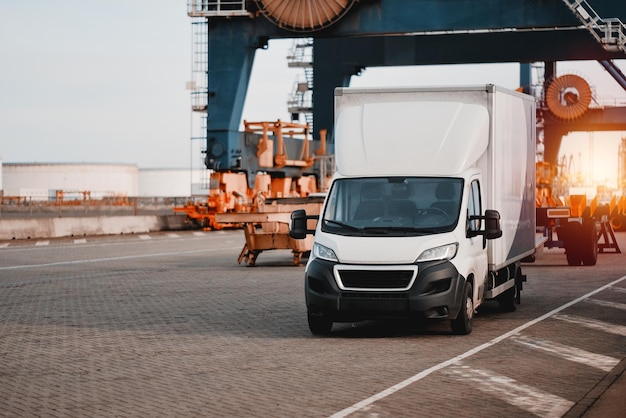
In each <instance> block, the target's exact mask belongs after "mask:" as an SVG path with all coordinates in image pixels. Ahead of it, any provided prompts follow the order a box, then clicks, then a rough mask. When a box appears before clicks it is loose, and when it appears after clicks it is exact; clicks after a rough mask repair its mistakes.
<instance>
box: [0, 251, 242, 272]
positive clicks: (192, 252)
mask: <svg viewBox="0 0 626 418" xmlns="http://www.w3.org/2000/svg"><path fill="white" fill-rule="evenodd" d="M240 248H241V247H220V248H209V249H206V248H205V249H200V250H192V251H174V252H169V253H156V254H141V255H127V256H121V257H108V258H92V259H88V260H72V261H58V262H56V263H44V264H28V265H21V266H7V267H0V270H20V269H27V268H41V267H51V266H65V265H74V264H88V263H99V262H102V261H122V260H133V259H137V258H152V257H163V256H171V255H187V254H197V253H205V252H206V253H208V252H213V251H224V250H239V249H240Z"/></svg>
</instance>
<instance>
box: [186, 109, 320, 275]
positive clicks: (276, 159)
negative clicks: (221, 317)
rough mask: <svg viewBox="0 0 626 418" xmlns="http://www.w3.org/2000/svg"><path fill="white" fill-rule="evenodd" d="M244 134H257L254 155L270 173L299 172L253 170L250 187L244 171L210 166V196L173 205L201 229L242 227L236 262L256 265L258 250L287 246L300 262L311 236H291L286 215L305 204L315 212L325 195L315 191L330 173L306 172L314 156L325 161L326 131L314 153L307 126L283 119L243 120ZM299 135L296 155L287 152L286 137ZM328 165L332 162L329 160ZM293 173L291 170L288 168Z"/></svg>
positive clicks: (312, 162) (307, 248)
mask: <svg viewBox="0 0 626 418" xmlns="http://www.w3.org/2000/svg"><path fill="white" fill-rule="evenodd" d="M244 125H245V130H246V132H247V133H251V134H257V135H258V144H257V145H256V153H255V157H256V159H257V160H258V167H260V168H264V167H266V168H271V169H272V170H273V171H272V172H273V173H274V174H275V173H276V171H277V170H278V171H281V170H284V171H285V172H287V170H286V169H287V168H296V169H301V170H296V172H297V173H298V175H297V176H292V177H290V176H287V175H283V176H276V175H274V176H272V175H270V174H269V173H265V172H257V173H256V175H255V180H254V187H253V188H250V187H249V185H248V178H247V173H246V172H241V171H240V172H238V171H213V172H212V173H211V177H210V184H209V196H208V197H207V199H206V201H203V202H200V203H196V202H189V203H188V204H186V205H185V206H181V207H176V208H174V211H176V212H179V213H185V214H186V215H187V218H188V219H189V220H190V221H192V222H194V223H195V224H198V225H200V226H201V227H202V228H203V229H207V230H208V229H222V228H239V227H241V228H243V230H244V233H245V236H246V244H245V246H244V248H243V250H242V252H241V254H240V256H239V258H238V260H237V261H238V262H239V263H241V262H242V261H246V262H247V263H248V264H249V265H254V264H255V261H256V258H257V257H258V255H259V254H260V253H261V252H262V251H266V250H272V249H290V250H292V252H293V254H294V263H295V264H299V263H300V260H301V258H302V256H303V255H304V254H306V253H307V252H309V251H310V250H311V245H312V242H313V240H312V238H311V240H294V239H292V238H291V237H289V219H290V215H291V212H292V211H294V210H296V209H306V210H307V212H309V213H314V214H319V212H320V209H321V206H322V203H323V198H322V197H320V196H319V195H317V196H315V197H314V196H312V195H314V194H315V193H318V192H320V191H323V190H324V185H325V184H326V183H327V180H328V178H329V177H330V175H331V174H332V173H331V172H329V171H326V170H319V172H320V175H319V183H320V186H319V187H318V179H317V178H316V177H315V175H310V174H309V175H307V174H304V170H306V169H310V168H312V167H313V166H314V165H315V163H316V162H317V161H319V162H320V166H325V164H326V160H327V159H331V157H330V156H327V155H325V152H326V140H325V139H326V138H325V132H324V131H321V132H320V138H321V140H320V142H319V146H318V148H317V151H316V152H315V153H313V154H312V153H311V152H310V149H309V143H310V141H309V137H308V136H309V126H308V124H306V125H302V124H297V123H288V122H282V121H280V120H278V121H276V122H247V121H244ZM285 136H289V137H294V136H298V137H301V138H302V141H301V142H302V146H301V149H300V152H299V155H297V156H290V155H288V153H287V149H286V146H285V143H284V140H283V139H284V137H285ZM331 164H332V163H331ZM292 172H293V171H292Z"/></svg>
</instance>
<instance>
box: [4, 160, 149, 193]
mask: <svg viewBox="0 0 626 418" xmlns="http://www.w3.org/2000/svg"><path fill="white" fill-rule="evenodd" d="M138 172H139V169H138V167H137V165H134V164H91V163H90V164H84V163H81V164H72V163H4V164H3V165H2V173H3V186H4V195H5V196H21V197H30V198H31V199H33V200H49V199H54V198H55V194H56V192H57V191H63V192H64V194H65V196H66V199H67V198H72V196H74V195H76V197H75V198H79V196H81V194H82V193H85V192H89V194H90V196H91V198H92V199H100V198H103V197H112V196H128V197H133V196H138V194H139V190H138V187H139V181H138V177H139V176H138Z"/></svg>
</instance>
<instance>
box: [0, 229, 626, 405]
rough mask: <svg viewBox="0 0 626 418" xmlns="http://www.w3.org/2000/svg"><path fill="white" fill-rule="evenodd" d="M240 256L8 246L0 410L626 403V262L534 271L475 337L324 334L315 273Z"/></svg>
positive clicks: (403, 329) (161, 239) (365, 329)
mask: <svg viewBox="0 0 626 418" xmlns="http://www.w3.org/2000/svg"><path fill="white" fill-rule="evenodd" d="M618 238H619V240H620V244H621V247H622V249H625V248H626V242H625V241H626V235H624V234H621V235H620V234H618ZM242 245H243V233H242V232H241V231H220V232H210V233H197V234H194V233H191V232H185V233H176V234H151V235H140V236H124V237H102V238H97V237H96V238H91V237H88V238H80V239H76V240H74V239H63V240H42V241H19V242H18V241H9V242H0V318H2V321H1V322H0V416H7V417H30V416H45V417H54V416H59V417H85V416H103V417H113V416H115V417H126V416H156V417H160V416H163V417H165V416H168V417H169V416H242V417H257V416H259V417H260V416H264V417H268V416H272V417H294V416H298V417H306V416H310V417H321V416H332V415H333V414H334V416H337V417H339V416H348V415H350V416H351V417H404V416H406V417H408V416H411V417H412V416H450V417H452V416H454V417H463V416H468V417H469V416H472V417H473V416H498V417H500V416H507V417H526V416H533V415H536V416H545V417H550V416H555V417H557V416H582V415H585V414H586V416H609V417H610V416H618V415H613V414H614V412H612V410H611V409H610V408H611V407H614V406H615V405H616V403H617V404H618V405H619V402H622V405H623V402H624V395H623V394H624V393H626V392H625V390H624V388H625V386H626V383H624V376H623V370H624V368H625V358H626V315H624V309H625V307H626V256H625V255H624V254H601V255H600V256H599V261H598V265H597V266H595V267H582V266H581V267H569V266H567V264H566V261H565V256H564V255H563V253H562V251H561V250H558V249H555V250H550V251H547V252H546V253H545V254H544V255H543V257H541V258H540V259H539V260H538V261H537V263H535V264H534V265H528V266H525V267H524V270H525V273H526V274H527V275H528V282H527V284H526V287H525V290H524V292H523V294H522V304H521V305H520V306H519V307H518V309H517V311H516V312H513V313H501V312H499V311H498V310H497V306H495V305H486V306H485V307H484V308H483V309H481V311H480V312H479V314H478V316H477V317H476V320H475V326H474V331H473V333H472V334H471V335H469V336H463V337H458V336H453V335H450V332H449V326H448V324H447V323H438V324H432V325H430V326H428V327H426V328H420V327H416V326H415V325H414V324H407V323H398V322H393V323H388V322H366V323H359V324H340V325H336V326H335V328H334V332H333V335H332V336H331V337H328V338H317V337H313V336H311V335H310V333H309V331H308V328H307V325H306V312H305V307H304V300H303V299H304V298H303V289H302V277H303V267H302V266H301V267H294V266H291V263H292V257H291V254H290V253H289V252H286V251H274V252H265V253H263V254H261V255H260V256H259V258H258V260H257V266H256V267H247V266H242V265H238V264H237V262H236V259H237V256H238V254H239V252H240V250H241V247H242ZM607 388H608V390H607ZM614 392H615V394H614ZM598 398H601V400H600V401H597V399H598ZM603 402H606V404H603ZM603 405H605V406H606V408H609V409H602V407H603ZM623 410H624V409H620V410H619V411H623ZM594 414H595V415H594Z"/></svg>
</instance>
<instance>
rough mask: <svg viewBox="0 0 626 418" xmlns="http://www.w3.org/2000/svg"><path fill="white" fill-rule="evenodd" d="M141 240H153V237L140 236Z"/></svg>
mask: <svg viewBox="0 0 626 418" xmlns="http://www.w3.org/2000/svg"><path fill="white" fill-rule="evenodd" d="M139 239H143V240H148V239H152V237H151V236H150V235H139Z"/></svg>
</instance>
